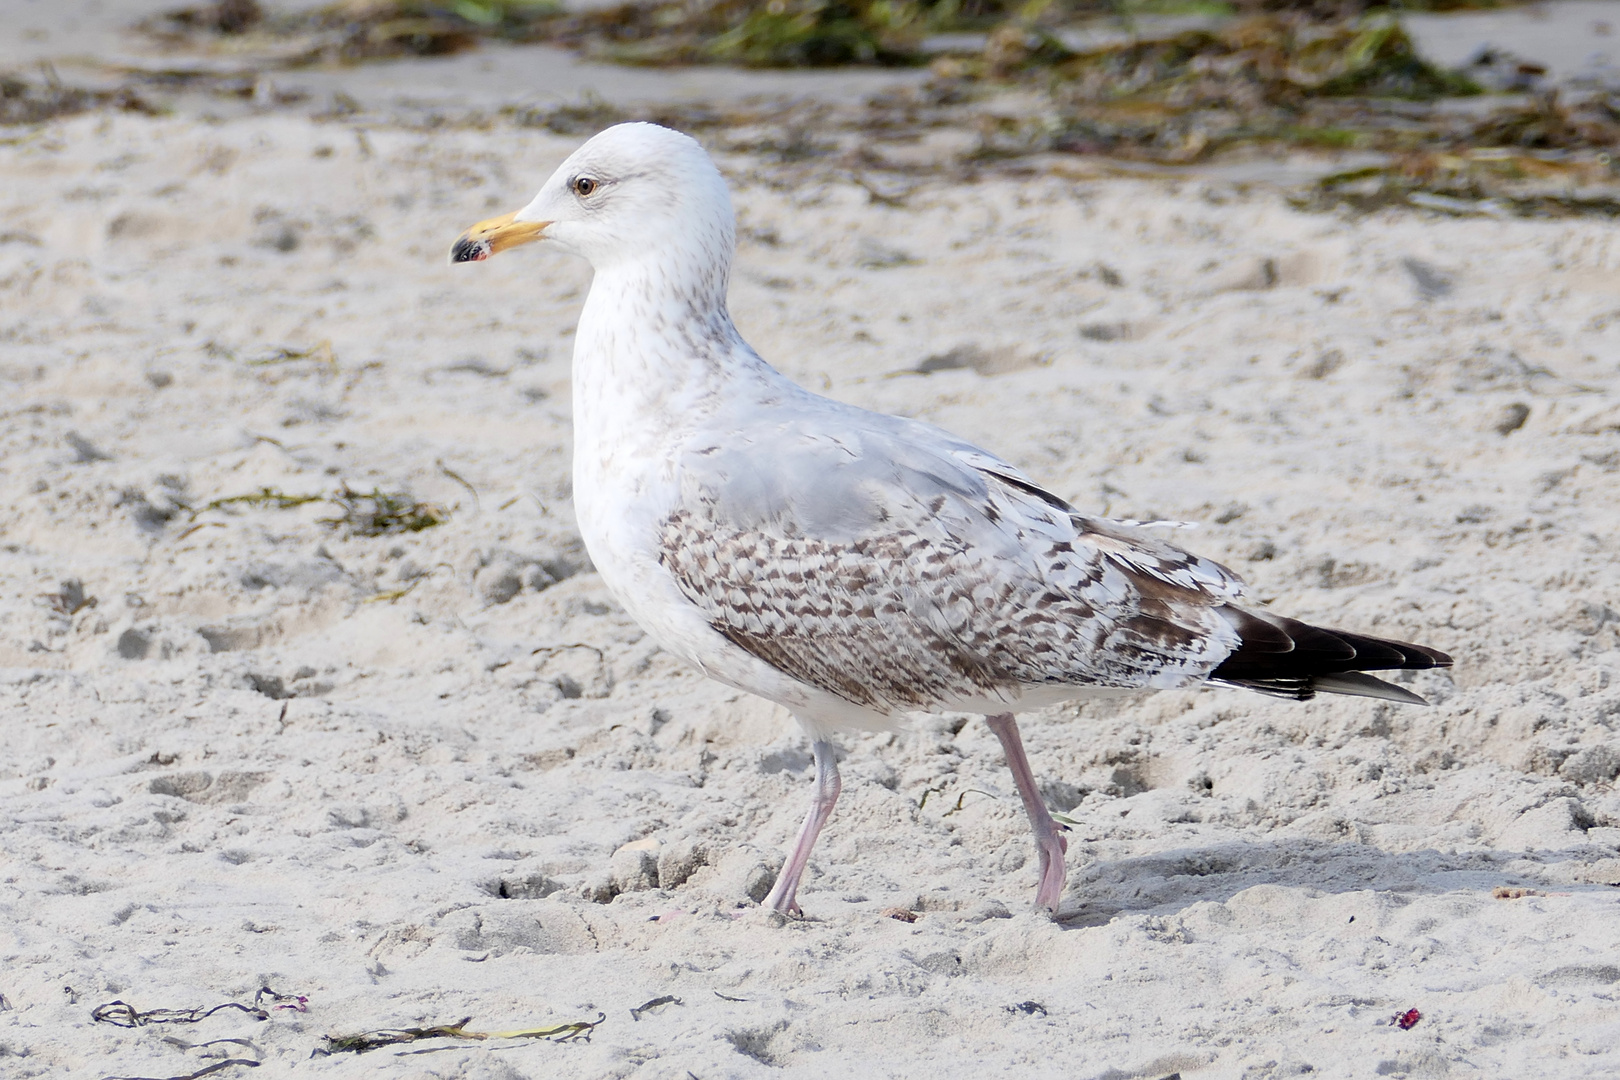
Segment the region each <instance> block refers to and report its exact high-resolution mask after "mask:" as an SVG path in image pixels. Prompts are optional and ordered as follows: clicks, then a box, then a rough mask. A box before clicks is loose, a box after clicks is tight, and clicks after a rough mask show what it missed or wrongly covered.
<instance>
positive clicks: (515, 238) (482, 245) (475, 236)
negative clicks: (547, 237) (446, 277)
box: [450, 213, 551, 263]
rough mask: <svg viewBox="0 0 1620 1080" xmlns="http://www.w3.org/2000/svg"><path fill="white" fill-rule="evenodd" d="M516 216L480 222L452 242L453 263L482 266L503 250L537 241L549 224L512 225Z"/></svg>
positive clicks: (523, 223)
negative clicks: (483, 262)
mask: <svg viewBox="0 0 1620 1080" xmlns="http://www.w3.org/2000/svg"><path fill="white" fill-rule="evenodd" d="M515 217H517V214H516V213H511V214H502V215H501V216H500V217H498V218H490V219H489V220H488V221H480V222H479V223H478V224H476V225H474V226H473V227H472V228H470V229H468V230H467V231H466V232H464V233H462V234H461V236H460V237H459V238H458V239H457V240H456V242H455V244H454V245H453V246H452V247H451V248H450V261H451V262H453V263H464V262H482V261H483V260H485V259H487V258H489V257H490V256H491V255H495V254H497V253H499V252H502V251H505V250H506V249H507V248H515V247H517V246H518V245H520V244H527V243H529V242H531V241H533V240H539V239H540V238H541V235H542V234H543V233H544V232H545V230H546V226H547V225H550V224H551V222H549V221H513V220H512V219H513V218H515Z"/></svg>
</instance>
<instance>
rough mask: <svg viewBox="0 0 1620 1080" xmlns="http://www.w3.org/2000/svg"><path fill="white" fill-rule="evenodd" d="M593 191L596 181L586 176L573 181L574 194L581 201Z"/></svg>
mask: <svg viewBox="0 0 1620 1080" xmlns="http://www.w3.org/2000/svg"><path fill="white" fill-rule="evenodd" d="M595 190H596V181H595V180H592V179H591V178H590V177H588V176H581V177H579V178H578V179H577V180H575V181H574V193H575V194H576V195H578V196H579V197H580V198H582V199H583V198H584V197H585V196H587V195H589V194H590V193H591V192H593V191H595Z"/></svg>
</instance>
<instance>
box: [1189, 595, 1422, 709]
mask: <svg viewBox="0 0 1620 1080" xmlns="http://www.w3.org/2000/svg"><path fill="white" fill-rule="evenodd" d="M1221 614H1222V615H1223V616H1225V618H1226V620H1227V622H1229V623H1231V624H1232V628H1233V629H1234V630H1236V631H1237V632H1238V637H1239V639H1240V641H1239V644H1238V647H1237V648H1236V649H1235V650H1233V651H1232V653H1231V655H1229V656H1228V657H1227V658H1226V659H1225V660H1223V661H1222V662H1221V664H1220V666H1219V667H1217V668H1216V669H1215V670H1214V671H1212V672H1210V675H1209V678H1210V680H1211V681H1212V682H1218V683H1225V684H1226V685H1228V686H1241V687H1244V688H1245V689H1248V690H1256V691H1259V692H1260V693H1262V694H1269V695H1271V696H1273V697H1283V698H1290V699H1292V700H1294V701H1309V700H1310V699H1311V698H1313V697H1315V696H1316V695H1317V694H1318V693H1323V694H1349V695H1352V696H1354V697H1370V698H1381V699H1383V700H1384V701H1399V702H1404V703H1406V704H1409V705H1427V704H1428V702H1426V701H1424V700H1423V699H1422V698H1420V697H1418V696H1417V695H1416V694H1414V693H1412V692H1411V691H1409V690H1404V689H1402V688H1401V687H1399V686H1395V685H1394V684H1392V683H1387V682H1385V681H1384V680H1382V679H1379V678H1375V677H1374V676H1372V675H1368V674H1366V672H1368V671H1389V670H1412V669H1424V668H1441V667H1450V666H1451V657H1449V656H1447V655H1446V654H1445V653H1443V652H1441V651H1439V650H1438V649H1431V648H1429V647H1428V646H1426V645H1411V644H1408V643H1407V642H1404V641H1390V640H1387V639H1385V638H1375V637H1366V636H1365V635H1362V634H1352V633H1350V632H1348V631H1345V630H1328V629H1325V628H1323V627H1320V626H1311V625H1309V624H1307V623H1302V622H1300V621H1298V620H1297V619H1285V618H1283V617H1281V616H1278V615H1272V614H1270V613H1265V614H1261V613H1259V612H1253V611H1244V610H1242V609H1241V608H1234V607H1224V608H1222V609H1221Z"/></svg>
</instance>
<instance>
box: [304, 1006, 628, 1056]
mask: <svg viewBox="0 0 1620 1080" xmlns="http://www.w3.org/2000/svg"><path fill="white" fill-rule="evenodd" d="M606 1020H607V1014H606V1013H603V1012H598V1013H597V1014H596V1019H595V1020H594V1021H589V1020H576V1021H574V1022H573V1023H569V1024H557V1025H555V1026H553V1027H545V1028H525V1029H522V1030H518V1031H468V1030H467V1025H468V1024H469V1023H471V1022H472V1017H470V1016H465V1017H462V1018H461V1019H460V1020H457V1021H456V1022H455V1023H453V1024H437V1025H434V1026H432V1027H417V1028H379V1029H377V1030H375V1031H362V1032H360V1033H359V1034H358V1035H327V1036H325V1038H326V1048H325V1050H317V1051H316V1053H317V1054H346V1053H353V1054H364V1053H365V1052H366V1051H368V1050H377V1049H379V1048H381V1047H384V1046H396V1045H398V1044H400V1043H410V1042H419V1041H421V1040H423V1039H473V1040H477V1041H482V1040H484V1039H549V1040H551V1041H552V1042H572V1041H573V1040H575V1039H584V1040H586V1041H589V1040H590V1037H591V1032H593V1031H595V1030H596V1028H597V1027H599V1026H600V1025H601V1024H602V1023H603V1022H604V1021H606Z"/></svg>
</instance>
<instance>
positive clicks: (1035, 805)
mask: <svg viewBox="0 0 1620 1080" xmlns="http://www.w3.org/2000/svg"><path fill="white" fill-rule="evenodd" d="M984 721H985V723H987V724H989V725H990V730H991V731H993V732H995V733H996V738H998V739H1000V740H1001V750H1002V753H1004V754H1006V755H1007V768H1009V769H1011V770H1012V774H1013V783H1015V784H1017V785H1018V794H1019V795H1021V796H1022V797H1023V799H1024V812H1025V813H1027V814H1028V815H1029V823H1030V825H1031V826H1032V827H1033V828H1034V830H1035V850H1036V851H1037V852H1038V853H1039V854H1040V857H1041V884H1040V886H1039V887H1038V888H1037V889H1036V890H1035V906H1036V907H1037V908H1042V909H1044V910H1046V911H1049V912H1051V913H1052V914H1053V915H1056V914H1057V909H1058V901H1059V900H1061V899H1062V898H1063V882H1064V866H1063V855H1064V853H1065V852H1067V851H1068V850H1069V844H1068V841H1066V840H1064V839H1063V835H1062V833H1063V827H1062V826H1061V825H1059V824H1058V823H1057V822H1055V821H1053V820H1052V815H1051V814H1050V813H1048V812H1047V810H1046V800H1044V799H1042V798H1041V793H1040V791H1039V789H1037V788H1036V787H1035V774H1034V773H1033V772H1031V771H1030V768H1029V758H1027V757H1025V756H1024V740H1023V739H1022V738H1020V737H1019V735H1018V721H1016V720H1014V719H1013V716H1012V713H1002V714H1001V715H1000V716H987V717H985V718H984Z"/></svg>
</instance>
